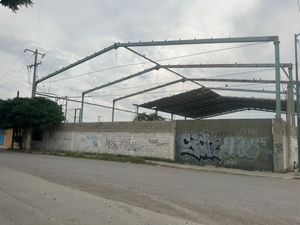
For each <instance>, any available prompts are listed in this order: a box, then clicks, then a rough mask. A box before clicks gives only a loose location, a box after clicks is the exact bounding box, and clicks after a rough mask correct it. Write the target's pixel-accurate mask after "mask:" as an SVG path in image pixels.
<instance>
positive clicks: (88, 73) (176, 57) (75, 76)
mask: <svg viewBox="0 0 300 225" xmlns="http://www.w3.org/2000/svg"><path fill="white" fill-rule="evenodd" d="M259 44H263V43H261V42H259V43H251V44H246V45H237V46H233V47H228V48H220V49H215V50H210V51H205V52H198V53H193V54H188V55H181V56H175V57H170V58H165V59H157V60H154V61H155V62H163V61H168V60H173V59H180V58H187V57H191V56H197V55H203V54H209V53H215V52H220V51H226V50H232V49H237V48H243V47H248V46H254V45H259ZM149 63H151V62H141V63H130V64H124V65H119V66H112V67H108V68H104V69H99V70H94V71H90V72H87V73H81V74H77V75H72V76H69V77H66V78H60V79H56V80H52V81H47V82H45V83H53V82H57V81H62V80H68V79H73V78H77V77H82V76H88V75H90V74H94V73H101V72H104V71H108V70H113V69H119V68H124V67H130V66H137V65H144V64H149Z"/></svg>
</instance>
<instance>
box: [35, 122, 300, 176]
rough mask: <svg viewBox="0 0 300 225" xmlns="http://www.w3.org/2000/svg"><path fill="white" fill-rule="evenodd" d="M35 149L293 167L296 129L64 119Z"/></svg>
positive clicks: (267, 167) (262, 124) (280, 124)
mask: <svg viewBox="0 0 300 225" xmlns="http://www.w3.org/2000/svg"><path fill="white" fill-rule="evenodd" d="M32 144H33V146H32V149H38V150H48V151H80V152H90V153H109V154H120V155H132V156H145V157H155V158H162V159H170V160H175V161H177V162H181V163H190V164H198V165H204V164H212V165H217V166H224V167H232V168H240V169H248V170H267V171H275V172H286V171H292V170H293V169H294V168H295V166H297V161H298V154H297V149H298V148H297V129H296V127H294V126H292V125H289V124H288V123H286V122H285V121H283V120H281V119H273V120H272V119H225V120H182V121H155V122H114V123H110V122H105V123H82V124H63V125H60V126H59V127H57V128H56V129H55V130H53V131H51V132H50V131H48V132H46V133H45V134H44V136H43V140H42V141H38V142H36V141H35V142H33V143H32Z"/></svg>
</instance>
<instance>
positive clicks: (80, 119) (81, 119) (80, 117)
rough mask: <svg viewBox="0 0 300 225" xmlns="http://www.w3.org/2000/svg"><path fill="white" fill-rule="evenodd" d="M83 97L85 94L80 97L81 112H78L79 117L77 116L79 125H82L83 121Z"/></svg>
mask: <svg viewBox="0 0 300 225" xmlns="http://www.w3.org/2000/svg"><path fill="white" fill-rule="evenodd" d="M84 95H85V93H82V96H81V110H80V116H79V122H80V123H82V121H83V107H84Z"/></svg>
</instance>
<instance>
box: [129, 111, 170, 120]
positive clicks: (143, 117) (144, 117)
mask: <svg viewBox="0 0 300 225" xmlns="http://www.w3.org/2000/svg"><path fill="white" fill-rule="evenodd" d="M155 120H160V121H162V120H165V118H163V117H161V116H159V115H157V114H156V113H151V114H146V113H139V114H138V115H137V116H136V117H135V118H134V119H133V121H155Z"/></svg>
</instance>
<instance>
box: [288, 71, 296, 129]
mask: <svg viewBox="0 0 300 225" xmlns="http://www.w3.org/2000/svg"><path fill="white" fill-rule="evenodd" d="M288 71H289V83H288V101H290V102H291V124H292V125H293V126H295V101H294V90H293V88H294V79H293V67H292V66H290V67H289V68H288Z"/></svg>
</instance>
